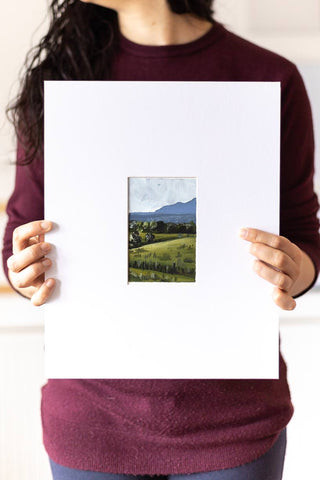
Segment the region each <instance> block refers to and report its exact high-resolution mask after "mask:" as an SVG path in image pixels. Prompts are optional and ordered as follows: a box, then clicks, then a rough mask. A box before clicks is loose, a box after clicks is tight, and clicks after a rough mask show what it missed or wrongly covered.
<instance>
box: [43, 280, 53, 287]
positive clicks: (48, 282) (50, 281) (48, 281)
mask: <svg viewBox="0 0 320 480" xmlns="http://www.w3.org/2000/svg"><path fill="white" fill-rule="evenodd" d="M45 283H46V285H47V287H49V288H51V287H53V285H54V281H53V280H52V278H49V279H48V280H46V282H45Z"/></svg>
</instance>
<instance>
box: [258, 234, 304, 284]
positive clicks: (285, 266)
mask: <svg viewBox="0 0 320 480" xmlns="http://www.w3.org/2000/svg"><path fill="white" fill-rule="evenodd" d="M249 252H250V253H251V254H252V255H254V256H255V257H257V258H258V259H259V260H262V261H264V262H266V263H268V264H269V265H271V266H272V267H276V268H277V269H279V270H281V271H282V272H283V273H285V274H286V275H289V276H290V277H291V278H292V279H293V280H294V281H295V280H296V279H297V278H298V275H299V271H300V268H299V266H298V265H297V264H296V263H295V262H294V261H293V260H292V258H291V257H289V255H287V254H286V253H284V252H283V251H282V250H276V249H275V248H272V247H269V246H267V245H265V244H263V243H251V245H250V247H249Z"/></svg>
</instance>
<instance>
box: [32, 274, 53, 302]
mask: <svg viewBox="0 0 320 480" xmlns="http://www.w3.org/2000/svg"><path fill="white" fill-rule="evenodd" d="M54 287H55V280H54V278H48V279H47V280H46V281H45V282H43V283H42V285H41V286H40V288H39V289H38V290H37V291H36V292H35V293H34V294H33V295H32V297H31V299H30V301H31V303H32V304H33V305H35V306H36V307H39V306H40V305H43V304H44V303H45V302H46V301H47V300H48V298H49V297H50V295H51V293H52V292H53V290H54Z"/></svg>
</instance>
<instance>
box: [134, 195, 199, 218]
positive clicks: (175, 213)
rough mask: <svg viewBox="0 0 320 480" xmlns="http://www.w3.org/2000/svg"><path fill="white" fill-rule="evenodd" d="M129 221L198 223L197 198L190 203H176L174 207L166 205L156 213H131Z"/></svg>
mask: <svg viewBox="0 0 320 480" xmlns="http://www.w3.org/2000/svg"><path fill="white" fill-rule="evenodd" d="M129 220H130V221H131V220H136V221H147V222H151V221H157V220H162V221H163V222H172V223H188V222H194V223H195V222H196V198H192V200H189V201H188V202H176V203H174V204H172V205H164V206H163V207H161V208H158V209H157V210H155V211H154V212H131V213H130V214H129Z"/></svg>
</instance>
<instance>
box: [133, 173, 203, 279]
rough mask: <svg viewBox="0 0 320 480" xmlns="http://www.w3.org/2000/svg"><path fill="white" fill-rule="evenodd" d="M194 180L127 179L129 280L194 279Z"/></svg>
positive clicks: (164, 178)
mask: <svg viewBox="0 0 320 480" xmlns="http://www.w3.org/2000/svg"><path fill="white" fill-rule="evenodd" d="M196 187H197V184H196V178H190V177H188V178H180V177H179V178H177V177H175V178H167V177H160V178H159V177H129V178H128V208H129V212H128V282H195V280H196V232H197V228H196V223H197V222H196V191H197V190H196Z"/></svg>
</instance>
